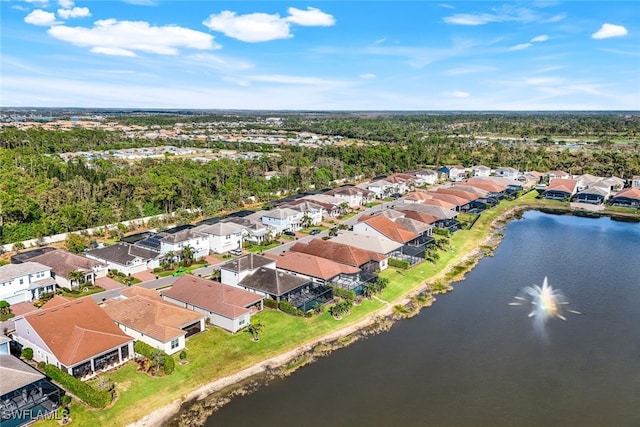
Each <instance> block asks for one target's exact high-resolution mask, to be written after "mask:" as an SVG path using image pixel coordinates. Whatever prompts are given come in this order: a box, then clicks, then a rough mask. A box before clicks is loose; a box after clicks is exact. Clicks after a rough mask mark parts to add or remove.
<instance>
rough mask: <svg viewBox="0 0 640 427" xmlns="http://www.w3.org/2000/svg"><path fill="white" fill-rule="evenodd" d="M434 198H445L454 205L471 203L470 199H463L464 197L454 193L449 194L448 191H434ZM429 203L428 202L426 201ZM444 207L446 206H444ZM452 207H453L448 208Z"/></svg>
mask: <svg viewBox="0 0 640 427" xmlns="http://www.w3.org/2000/svg"><path fill="white" fill-rule="evenodd" d="M433 198H434V199H436V200H444V201H445V202H447V203H450V204H452V205H454V206H464V205H466V204H467V203H469V200H467V199H463V198H462V197H459V196H456V195H453V194H448V193H437V192H434V193H433ZM425 204H427V203H425ZM442 207H443V208H444V206H442ZM448 209H451V208H448Z"/></svg>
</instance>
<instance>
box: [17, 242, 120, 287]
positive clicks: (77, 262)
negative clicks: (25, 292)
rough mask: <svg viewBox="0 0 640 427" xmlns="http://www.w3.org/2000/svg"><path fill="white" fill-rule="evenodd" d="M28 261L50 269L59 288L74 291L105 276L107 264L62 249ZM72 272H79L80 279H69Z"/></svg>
mask: <svg viewBox="0 0 640 427" xmlns="http://www.w3.org/2000/svg"><path fill="white" fill-rule="evenodd" d="M29 260H30V261H34V262H39V263H40V264H43V265H46V266H48V267H50V268H51V272H52V277H53V278H54V279H55V281H56V283H57V284H58V286H59V287H61V288H68V289H75V288H78V287H80V286H83V285H85V284H88V285H93V284H95V282H96V279H97V278H100V277H104V276H106V275H107V264H105V263H101V262H98V261H96V260H93V259H89V258H87V257H84V256H81V255H76V254H74V253H71V252H69V251H66V250H64V249H55V250H52V251H47V252H44V253H42V254H40V255H36V256H34V257H32V258H30V259H29ZM72 271H77V272H81V273H82V278H79V279H74V278H73V277H69V276H70V273H71V272H72Z"/></svg>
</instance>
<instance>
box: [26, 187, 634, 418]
mask: <svg viewBox="0 0 640 427" xmlns="http://www.w3.org/2000/svg"><path fill="white" fill-rule="evenodd" d="M535 193H536V192H531V193H528V194H526V195H524V196H522V197H521V198H520V199H518V200H515V201H503V202H502V203H501V204H500V205H499V206H497V207H495V208H493V209H491V210H489V211H485V212H483V213H482V215H481V216H480V218H479V220H478V221H477V222H476V223H475V225H474V226H473V228H472V229H471V230H461V231H458V232H456V233H455V234H454V235H452V236H451V238H450V248H449V249H448V250H445V251H443V252H441V254H440V259H439V260H438V262H437V263H436V264H432V263H430V262H428V261H425V262H423V263H421V264H419V265H417V266H415V267H413V268H412V269H410V270H402V271H400V270H397V269H394V268H389V269H388V270H385V271H384V272H382V273H381V276H382V277H387V278H389V280H390V283H389V286H388V288H387V289H386V290H385V292H384V293H383V294H382V295H381V296H380V297H379V298H375V299H373V300H370V301H369V300H365V301H364V302H363V303H362V305H360V306H356V307H353V309H352V312H351V314H350V315H348V316H346V317H344V318H343V319H342V320H340V321H337V320H335V319H333V318H332V317H331V316H330V315H329V314H328V313H326V312H325V313H324V314H322V315H319V316H314V317H312V318H296V317H292V316H289V315H286V314H283V313H280V312H276V311H272V310H265V311H263V312H261V313H258V314H257V315H256V316H255V318H256V320H257V321H259V322H261V323H262V324H263V325H264V326H265V327H264V329H263V331H262V332H261V334H260V337H261V339H260V341H259V342H253V341H252V340H251V338H250V336H249V334H246V333H243V332H240V333H238V334H235V335H232V334H229V333H226V332H224V331H222V330H219V329H216V328H211V329H210V330H208V331H206V332H204V333H202V334H199V335H197V336H194V337H192V338H190V339H189V341H188V342H187V346H188V348H187V353H188V361H189V363H188V364H186V365H179V364H176V365H177V366H176V372H174V373H173V374H172V375H170V376H167V377H161V378H152V377H148V376H146V375H144V374H141V373H138V372H135V364H134V363H127V364H126V365H124V366H123V367H121V368H119V369H118V370H116V371H113V372H109V373H105V374H103V375H104V376H106V377H108V378H110V379H111V380H113V381H114V382H115V383H116V389H117V391H118V399H117V400H116V401H115V402H114V404H113V405H112V406H111V407H110V408H108V409H105V410H100V411H97V410H91V409H89V408H87V407H85V406H84V405H82V404H80V403H78V402H77V401H76V400H75V399H74V403H73V404H72V407H71V417H72V419H73V421H74V424H76V425H116V426H120V425H132V426H142V425H145V426H150V425H161V424H163V423H166V422H167V420H169V419H172V418H173V419H174V420H175V422H176V423H178V424H179V423H180V418H181V416H182V415H188V417H186V418H189V419H193V418H198V419H205V418H206V416H208V415H209V414H210V413H211V412H213V411H215V410H216V409H217V408H219V407H220V406H221V405H222V404H224V403H226V402H227V401H228V400H229V399H230V396H233V395H237V394H242V393H245V392H248V391H250V390H251V389H252V388H255V387H257V386H258V384H259V383H260V382H261V381H263V380H264V381H268V379H269V378H270V377H273V376H283V375H287V374H288V373H290V372H293V371H294V370H295V369H297V368H299V367H300V366H304V365H305V364H307V363H309V362H311V361H313V360H315V358H317V357H320V356H323V355H325V354H328V353H330V352H331V351H333V350H335V349H336V348H340V347H343V346H345V345H348V344H350V343H351V342H354V341H355V340H357V339H359V337H360V336H363V335H366V334H370V333H377V332H380V331H383V330H386V329H388V328H389V327H390V326H391V324H392V323H393V321H394V320H395V319H397V318H400V317H407V316H410V315H414V314H416V313H418V312H419V311H420V309H421V307H423V306H428V305H431V303H432V302H433V301H434V300H435V298H434V297H433V295H434V294H437V293H441V292H447V291H449V290H451V289H452V286H451V283H453V282H455V281H458V280H461V279H462V278H463V277H464V274H465V273H466V272H468V271H469V270H471V269H472V268H473V267H474V266H475V264H476V263H477V262H478V261H479V259H480V258H482V257H483V256H485V255H489V254H490V253H491V252H492V251H493V249H495V247H497V245H498V244H499V241H500V239H501V236H502V235H501V233H500V230H501V228H502V227H503V226H504V225H505V224H506V223H507V222H508V221H509V220H511V219H513V218H515V217H517V216H518V215H520V214H521V213H522V212H523V211H526V210H529V209H544V210H552V211H555V212H558V213H567V211H570V209H571V208H570V206H569V204H568V203H562V202H550V201H546V200H540V199H536V198H535V195H536V194H535ZM631 217H633V218H635V219H637V218H638V215H637V214H636V215H633V214H632V215H631ZM402 307H404V308H402ZM205 398H207V399H206V401H203V400H202V399H205ZM207 401H208V402H207ZM194 411H195V415H194ZM54 422H55V421H44V422H40V423H38V424H37V425H51V426H53V425H54V424H53V423H54Z"/></svg>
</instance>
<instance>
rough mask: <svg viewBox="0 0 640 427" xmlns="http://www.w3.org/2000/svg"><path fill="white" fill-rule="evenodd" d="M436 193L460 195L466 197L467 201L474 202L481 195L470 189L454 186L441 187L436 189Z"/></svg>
mask: <svg viewBox="0 0 640 427" xmlns="http://www.w3.org/2000/svg"><path fill="white" fill-rule="evenodd" d="M436 193H444V194H451V195H453V196H457V197H460V198H462V199H465V200H466V201H467V202H472V201H474V200H476V199H479V198H480V197H479V196H478V195H477V194H474V193H471V192H470V191H465V190H460V189H457V188H453V187H441V188H438V189H437V190H436Z"/></svg>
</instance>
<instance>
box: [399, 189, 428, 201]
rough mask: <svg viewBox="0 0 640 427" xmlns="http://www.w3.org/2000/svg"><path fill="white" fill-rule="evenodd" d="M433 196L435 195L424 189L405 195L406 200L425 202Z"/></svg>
mask: <svg viewBox="0 0 640 427" xmlns="http://www.w3.org/2000/svg"><path fill="white" fill-rule="evenodd" d="M432 198H433V196H431V195H430V194H429V193H427V192H424V191H412V192H410V193H407V195H406V196H404V199H405V200H415V201H417V202H424V201H425V200H431V199H432Z"/></svg>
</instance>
